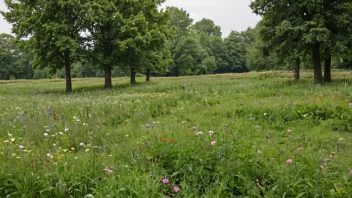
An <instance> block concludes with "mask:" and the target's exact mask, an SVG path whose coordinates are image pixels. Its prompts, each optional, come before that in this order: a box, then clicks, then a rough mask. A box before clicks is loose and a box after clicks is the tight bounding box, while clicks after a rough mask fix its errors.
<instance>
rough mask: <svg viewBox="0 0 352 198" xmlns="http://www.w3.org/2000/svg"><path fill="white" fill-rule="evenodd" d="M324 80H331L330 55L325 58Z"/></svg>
mask: <svg viewBox="0 0 352 198" xmlns="http://www.w3.org/2000/svg"><path fill="white" fill-rule="evenodd" d="M324 81H325V82H331V55H329V56H328V57H326V58H325V65H324Z"/></svg>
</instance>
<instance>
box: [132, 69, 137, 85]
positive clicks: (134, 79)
mask: <svg viewBox="0 0 352 198" xmlns="http://www.w3.org/2000/svg"><path fill="white" fill-rule="evenodd" d="M136 83H137V81H136V71H135V70H134V68H133V67H131V84H136Z"/></svg>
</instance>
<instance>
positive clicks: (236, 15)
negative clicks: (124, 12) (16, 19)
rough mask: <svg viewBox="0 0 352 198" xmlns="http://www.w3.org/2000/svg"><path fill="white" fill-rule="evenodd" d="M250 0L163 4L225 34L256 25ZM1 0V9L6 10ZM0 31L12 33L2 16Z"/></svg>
mask: <svg viewBox="0 0 352 198" xmlns="http://www.w3.org/2000/svg"><path fill="white" fill-rule="evenodd" d="M249 3H250V0H166V3H165V4H164V5H163V6H176V7H179V8H183V9H185V10H187V11H188V12H189V13H190V15H191V17H192V18H193V19H194V21H195V22H196V21H199V20H201V19H202V18H209V19H211V20H213V21H214V22H215V24H216V25H219V26H220V27H221V29H222V32H223V36H227V35H228V34H229V33H230V32H231V30H237V31H242V30H245V29H247V28H248V27H249V26H251V27H254V26H255V25H256V24H257V22H258V21H259V19H260V18H259V17H258V16H256V15H255V14H253V13H252V11H251V9H250V8H249ZM5 9H6V7H5V4H4V1H3V0H0V10H5ZM0 33H11V25H10V24H8V23H7V22H6V21H5V20H4V19H3V17H2V15H1V17H0Z"/></svg>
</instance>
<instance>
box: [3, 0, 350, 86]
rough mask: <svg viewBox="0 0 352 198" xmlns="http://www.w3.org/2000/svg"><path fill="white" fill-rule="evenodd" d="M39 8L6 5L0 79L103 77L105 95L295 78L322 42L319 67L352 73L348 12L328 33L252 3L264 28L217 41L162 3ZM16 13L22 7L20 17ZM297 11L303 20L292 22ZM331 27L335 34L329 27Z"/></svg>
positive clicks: (215, 33)
mask: <svg viewBox="0 0 352 198" xmlns="http://www.w3.org/2000/svg"><path fill="white" fill-rule="evenodd" d="M44 2H45V3H43V2H42V4H48V5H45V6H50V8H51V10H48V11H47V12H48V13H45V12H44V11H42V10H40V9H39V8H40V7H41V6H44V5H39V4H38V5H29V4H28V5H27V4H26V3H23V2H22V3H16V2H10V1H9V2H7V6H8V8H9V10H10V11H9V12H2V14H3V15H4V16H5V18H6V19H7V20H8V21H9V22H10V23H12V24H13V25H14V26H13V27H14V28H13V32H14V34H15V36H12V35H8V34H1V35H0V79H2V80H9V79H44V78H65V77H66V75H68V74H69V75H70V76H71V77H73V78H88V77H105V78H106V79H105V80H106V81H105V83H106V85H105V86H106V87H110V85H109V84H111V83H110V82H109V79H108V78H109V77H121V76H131V83H135V77H136V76H141V75H146V76H147V80H149V78H150V76H187V75H203V74H218V73H243V72H248V71H265V70H295V69H296V68H297V64H298V66H299V68H300V69H301V68H303V69H313V68H314V64H313V63H314V60H313V59H314V57H312V55H311V54H310V53H309V51H310V48H309V47H307V46H306V44H309V42H315V40H319V39H320V40H323V39H325V40H326V42H325V41H324V43H323V44H321V45H320V48H319V47H318V48H319V49H320V51H321V53H320V52H318V53H320V54H323V55H324V54H325V55H326V54H328V56H324V57H323V55H321V57H319V58H321V60H320V59H319V60H320V61H321V62H324V61H326V59H328V60H327V61H330V65H331V66H330V69H331V68H337V69H351V68H352V56H351V53H349V52H351V48H352V47H351V42H350V40H351V39H350V37H351V33H350V32H351V27H350V26H351V25H350V24H349V21H348V24H344V22H346V20H348V19H349V18H348V17H350V18H351V14H350V11H349V12H347V11H346V10H344V9H347V8H346V6H345V7H343V8H340V11H341V10H344V13H347V16H344V18H343V19H340V18H338V17H335V18H336V19H335V18H334V19H333V18H332V19H329V20H330V21H331V23H330V24H329V22H330V21H328V20H325V23H324V24H325V25H327V26H328V27H326V28H325V29H324V27H323V26H322V25H320V24H317V23H316V22H315V20H317V21H319V20H323V19H322V18H320V19H315V18H314V17H318V16H317V15H314V10H313V11H310V12H311V16H309V17H311V19H308V18H307V19H305V16H307V13H308V11H307V12H304V11H302V10H303V9H304V7H297V6H298V5H297V6H296V5H294V4H292V5H289V4H285V5H284V7H281V10H277V9H278V7H280V6H278V5H276V6H274V5H267V6H264V5H262V4H261V3H260V2H261V1H253V2H252V3H251V8H252V9H253V11H254V12H255V13H256V14H258V15H261V16H262V20H261V21H260V22H259V23H258V24H257V26H256V27H254V28H248V29H247V30H245V31H242V32H238V31H232V32H231V33H230V34H229V35H228V36H227V37H223V34H222V31H221V28H220V27H219V26H218V25H216V24H215V23H214V21H212V20H211V19H206V18H204V19H202V20H200V21H196V22H195V21H194V20H193V19H192V18H191V17H190V15H189V13H187V11H186V10H183V9H179V8H176V7H167V8H166V9H165V10H159V3H160V1H145V2H144V3H139V4H137V3H135V4H133V5H132V3H131V5H129V6H130V7H135V9H134V10H129V9H130V7H128V6H126V9H125V10H124V8H123V7H124V6H125V4H127V3H125V4H124V6H121V5H119V6H117V5H116V6H114V7H109V6H113V5H104V6H106V7H103V6H100V7H97V5H96V2H94V1H87V3H86V4H85V6H83V5H78V4H72V5H71V4H69V3H66V4H60V3H55V2H51V1H44ZM73 2H74V1H73ZM92 2H94V3H95V4H93V3H92ZM15 5H20V6H22V7H21V10H16V9H19V8H18V7H20V6H17V7H16V6H15ZM280 5H281V4H280ZM148 6H149V7H148ZM285 6H286V7H285ZM291 7H292V8H291ZM145 8H148V9H149V10H147V9H145ZM99 9H100V10H99ZM138 9H139V10H138ZM77 10H81V12H77ZM82 10H83V11H84V13H86V14H85V15H82V14H81V13H82ZM301 11H302V13H301V15H302V17H301V16H299V14H296V15H297V16H295V15H294V14H293V13H296V12H301ZM338 11H339V9H338V8H336V9H335V10H333V11H331V12H332V13H333V12H338ZM49 12H50V13H49ZM67 12H68V13H67ZM286 12H287V13H286ZM326 12H328V11H326ZM21 13H22V14H21ZM28 13H30V14H28ZM51 13H59V14H57V15H56V16H55V17H56V18H55V19H53V18H50V17H49V16H47V15H50V14H51ZM335 14H338V13H335ZM39 16H47V18H45V17H39ZM328 16H330V15H328ZM300 17H301V18H300ZM312 17H313V18H312ZM321 17H323V16H321ZM24 19H26V20H24ZM229 20H241V19H229ZM304 20H310V21H308V22H307V21H304ZM336 21H337V22H339V21H340V23H337V24H342V25H341V27H340V26H339V25H336V26H335V25H334V22H336ZM34 24H35V25H34ZM38 24H39V25H38ZM297 24H298V25H297ZM324 24H323V25H324ZM330 27H331V29H332V30H329V28H330ZM314 28H315V29H314ZM333 28H334V29H333ZM324 31H329V32H328V33H326V32H324ZM302 32H303V33H302ZM304 32H307V34H304ZM335 32H336V33H335ZM308 33H310V34H308ZM318 34H321V35H318ZM346 35H349V36H346ZM24 38H27V39H24ZM308 48H309V49H308ZM329 52H331V53H329ZM67 69H69V71H67Z"/></svg>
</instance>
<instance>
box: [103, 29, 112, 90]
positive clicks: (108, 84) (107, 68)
mask: <svg viewBox="0 0 352 198" xmlns="http://www.w3.org/2000/svg"><path fill="white" fill-rule="evenodd" d="M103 32H104V31H103ZM111 53H112V50H111V42H110V41H109V40H105V41H104V60H109V59H110V56H111ZM103 66H104V77H105V84H104V88H105V89H111V88H112V79H111V70H112V66H113V64H112V62H111V61H109V62H108V63H105V64H104V65H103Z"/></svg>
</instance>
